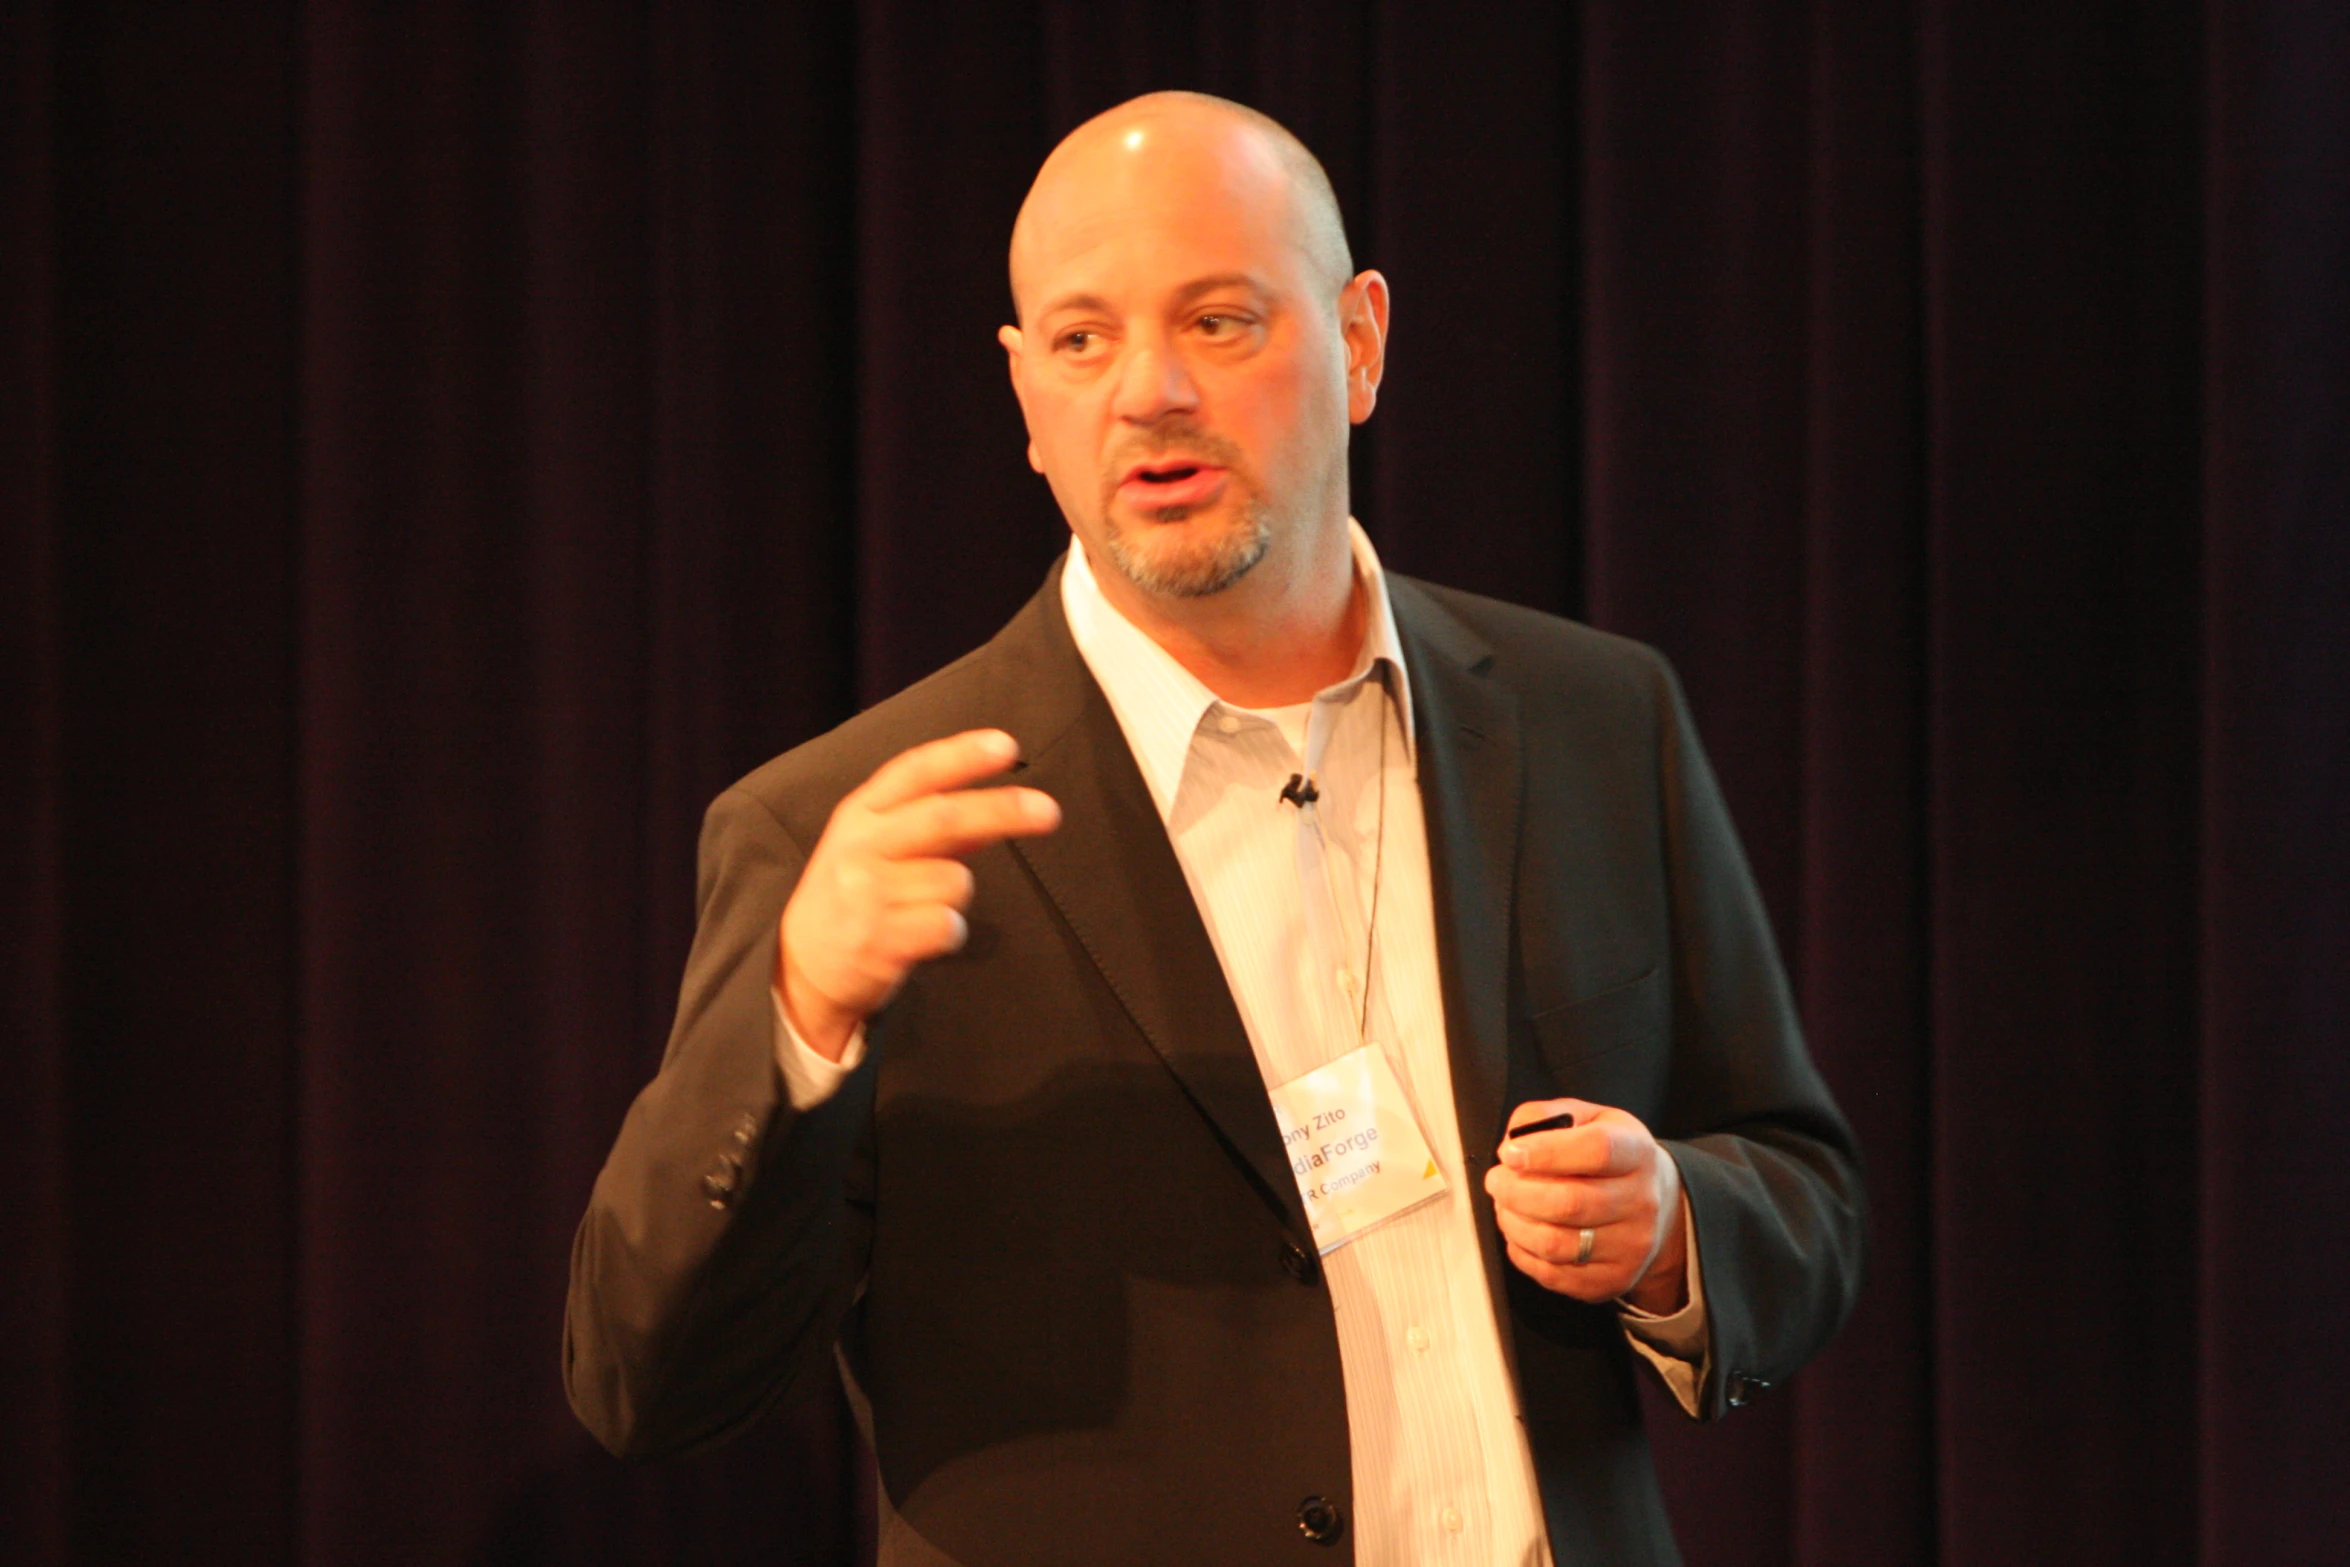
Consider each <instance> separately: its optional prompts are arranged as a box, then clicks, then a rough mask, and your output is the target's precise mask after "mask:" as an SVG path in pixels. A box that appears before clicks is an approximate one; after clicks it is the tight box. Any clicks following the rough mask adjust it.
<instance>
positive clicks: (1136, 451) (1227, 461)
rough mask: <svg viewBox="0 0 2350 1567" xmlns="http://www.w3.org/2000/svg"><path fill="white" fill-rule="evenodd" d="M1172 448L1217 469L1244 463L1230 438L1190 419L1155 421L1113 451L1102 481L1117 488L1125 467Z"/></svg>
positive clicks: (1164, 454)
mask: <svg viewBox="0 0 2350 1567" xmlns="http://www.w3.org/2000/svg"><path fill="white" fill-rule="evenodd" d="M1173 451H1180V452H1182V453H1184V454H1185V455H1186V456H1190V457H1197V458H1198V459H1200V461H1202V462H1204V463H1209V464H1212V465H1213V466H1215V467H1218V468H1235V469H1236V468H1239V467H1240V466H1241V461H1240V457H1241V452H1240V448H1239V447H1238V446H1236V445H1234V444H1233V443H1232V442H1231V441H1229V440H1227V439H1225V438H1224V437H1223V436H1221V435H1218V434H1216V433H1215V432H1214V431H1213V430H1203V429H1201V428H1200V427H1199V426H1198V425H1196V424H1193V423H1192V422H1191V421H1189V420H1187V419H1170V420H1166V421H1163V422H1161V423H1158V424H1154V425H1152V426H1151V427H1150V428H1148V429H1147V430H1139V431H1137V432H1136V433H1135V434H1134V435H1133V436H1132V437H1131V438H1129V439H1127V440H1124V441H1121V442H1120V443H1119V444H1118V449H1117V450H1116V451H1115V452H1113V453H1111V454H1110V461H1109V464H1108V466H1107V467H1106V468H1104V469H1103V473H1102V477H1103V481H1104V482H1105V483H1106V484H1107V485H1108V486H1109V487H1110V488H1111V489H1113V490H1114V489H1116V488H1117V487H1118V481H1119V480H1120V479H1122V478H1124V477H1125V474H1126V470H1127V469H1129V468H1131V467H1133V466H1134V465H1135V464H1136V463H1138V462H1140V461H1142V460H1143V459H1144V458H1146V457H1164V456H1166V455H1167V453H1169V452H1173Z"/></svg>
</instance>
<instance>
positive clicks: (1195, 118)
mask: <svg viewBox="0 0 2350 1567" xmlns="http://www.w3.org/2000/svg"><path fill="white" fill-rule="evenodd" d="M1301 229H1302V226H1301V224H1300V222H1299V214H1298V211H1297V192H1296V189H1295V181H1294V180H1293V178H1292V177H1291V173H1290V170H1289V169H1288V167H1287V166H1286V164H1285V162H1284V160H1283V159H1282V157H1281V155H1280V152H1279V150H1278V149H1277V148H1275V147H1274V146H1272V145H1271V144H1270V141H1269V139H1268V138H1267V137H1266V135H1265V134H1264V133H1263V132H1262V131H1260V130H1259V129H1258V128H1257V127H1255V126H1254V125H1251V124H1249V123H1248V122H1246V121H1244V120H1241V119H1239V118H1237V117H1236V116H1231V115H1220V114H1217V113H1215V112H1213V111H1189V112H1181V111H1179V112H1174V113H1144V114H1136V115H1132V116H1128V117H1125V118H1121V119H1108V118H1105V119H1104V120H1101V121H1095V122H1092V123H1089V124H1088V125H1086V126H1083V127H1080V128H1079V130H1078V131H1076V132H1074V133H1072V134H1071V136H1070V137H1069V138H1068V139H1067V140H1066V141H1064V142H1063V143H1062V144H1061V145H1060V146H1059V147H1057V148H1055V149H1054V150H1053V154H1052V156H1051V157H1049V158H1047V159H1046V160H1045V165H1044V168H1043V169H1042V170H1040V171H1039V172H1038V175H1037V178H1036V183H1035V185H1034V186H1033V187H1031V189H1030V191H1029V194H1028V199H1027V201H1026V202H1024V203H1023V204H1022V206H1021V209H1020V217H1019V220H1018V222H1017V223H1016V224H1015V225H1014V227H1013V232H1012V247H1011V272H1012V288H1013V293H1014V296H1015V303H1016V304H1020V305H1022V306H1023V307H1025V306H1028V305H1030V304H1033V303H1034V301H1033V300H1032V299H1031V298H1030V295H1031V294H1032V293H1033V291H1034V290H1036V289H1039V288H1053V283H1054V282H1055V281H1056V280H1058V281H1064V282H1065V281H1067V280H1066V279H1058V278H1057V275H1058V274H1062V273H1064V272H1067V271H1070V270H1071V269H1075V270H1077V271H1084V270H1088V268H1087V266H1086V263H1088V262H1089V261H1090V262H1093V263H1096V264H1097V268H1096V269H1098V268H1099V267H1106V266H1109V265H1111V264H1112V263H1113V262H1114V260H1115V259H1116V258H1118V256H1119V255H1120V253H1121V252H1122V251H1127V250H1130V249H1132V248H1133V247H1135V246H1136V245H1137V244H1138V243H1147V242H1148V241H1149V240H1150V239H1152V238H1153V237H1154V236H1161V237H1180V238H1185V239H1195V240H1204V239H1210V238H1216V239H1222V240H1224V241H1225V242H1227V244H1228V246H1229V248H1230V250H1231V251H1232V254H1231V257H1230V260H1229V263H1228V266H1229V269H1230V270H1242V271H1262V270H1263V267H1264V265H1265V264H1267V263H1275V262H1277V261H1278V259H1280V254H1281V252H1283V251H1286V250H1294V249H1301V248H1303V247H1304V246H1305V244H1306V237H1305V236H1304V234H1303V233H1302V231H1301ZM1063 292H1065V290H1064V289H1062V288H1053V293H1054V296H1055V297H1058V296H1059V295H1060V294H1061V293H1063Z"/></svg>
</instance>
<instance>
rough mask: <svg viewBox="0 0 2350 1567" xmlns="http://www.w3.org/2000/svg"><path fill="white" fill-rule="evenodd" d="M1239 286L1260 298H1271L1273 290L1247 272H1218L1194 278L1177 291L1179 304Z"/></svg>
mask: <svg viewBox="0 0 2350 1567" xmlns="http://www.w3.org/2000/svg"><path fill="white" fill-rule="evenodd" d="M1228 288H1239V289H1246V290H1247V291H1248V292H1250V293H1252V294H1255V295H1257V296H1259V297H1260V298H1271V297H1272V294H1273V291H1272V290H1271V289H1269V288H1267V287H1266V286H1265V285H1264V284H1263V283H1262V282H1260V281H1259V280H1258V279H1256V278H1255V277H1252V276H1251V275H1249V274H1248V273H1246V272H1218V273H1215V274H1214V275H1212V276H1209V277H1203V278H1194V279H1193V280H1192V281H1191V282H1189V283H1186V284H1184V285H1183V286H1182V287H1181V288H1179V289H1177V290H1176V291H1175V299H1176V302H1177V303H1178V304H1189V303H1190V302H1191V301H1193V300H1195V299H1197V298H1199V297H1200V296H1201V295H1202V294H1214V293H1220V292H1221V291H1223V290H1224V289H1228Z"/></svg>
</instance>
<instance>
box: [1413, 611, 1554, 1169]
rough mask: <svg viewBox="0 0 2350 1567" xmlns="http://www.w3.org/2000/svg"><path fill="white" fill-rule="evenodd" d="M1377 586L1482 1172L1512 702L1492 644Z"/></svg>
mask: <svg viewBox="0 0 2350 1567" xmlns="http://www.w3.org/2000/svg"><path fill="white" fill-rule="evenodd" d="M1387 585H1388V596H1389V599H1390V600H1391V602H1392V603H1393V604H1394V606H1395V622H1396V632H1397V635H1398V636H1399V637H1400V638H1401V639H1402V641H1403V645H1404V657H1405V659H1406V660H1407V661H1408V662H1409V664H1410V666H1411V677H1412V706H1413V709H1414V711H1413V715H1412V716H1413V724H1414V727H1415V732H1416V733H1417V735H1418V737H1419V747H1418V752H1419V773H1420V809H1421V811H1422V813H1423V815H1424V816H1425V817H1426V820H1427V824H1428V875H1429V880H1430V882H1431V884H1432V885H1431V887H1430V891H1431V892H1432V893H1433V894H1434V900H1435V907H1436V953H1437V963H1438V967H1439V968H1440V970H1441V972H1442V974H1443V982H1444V1022H1445V1034H1446V1043H1447V1046H1448V1048H1449V1050H1450V1054H1451V1057H1452V1084H1453V1104H1454V1107H1455V1112H1456V1114H1457V1115H1458V1117H1459V1120H1460V1130H1461V1147H1462V1151H1463V1152H1464V1153H1465V1154H1466V1155H1467V1156H1468V1157H1469V1160H1470V1168H1471V1169H1472V1170H1473V1171H1482V1170H1483V1168H1484V1167H1485V1165H1486V1164H1489V1163H1490V1162H1491V1160H1490V1159H1489V1158H1488V1157H1486V1155H1487V1154H1488V1151H1489V1150H1491V1149H1492V1148H1493V1147H1494V1146H1496V1145H1497V1144H1498V1143H1499V1142H1500V1140H1501V1128H1502V1120H1503V1117H1504V1115H1505V1113H1506V1110H1507V1106H1506V1104H1505V1102H1504V1100H1505V1096H1506V1094H1507V1091H1508V1073H1509V977H1510V976H1509V933H1510V907H1511V900H1512V898H1513V896H1514V895H1515V891H1516V886H1515V876H1516V868H1517V859H1518V825H1519V810H1520V789H1521V770H1522V769H1521V764H1520V759H1519V749H1518V703H1517V697H1516V695H1515V694H1514V693H1513V692H1511V691H1510V690H1508V689H1507V688H1505V687H1503V686H1501V685H1500V684H1499V683H1498V682H1496V681H1494V680H1492V679H1490V678H1488V674H1487V671H1488V669H1489V668H1490V666H1491V665H1492V662H1493V651H1492V649H1491V648H1489V647H1487V646H1486V645H1485V644H1484V643H1483V642H1481V641H1479V640H1478V639H1477V638H1476V637H1475V636H1474V635H1472V634H1471V633H1470V632H1469V630H1468V629H1467V628H1466V627H1465V626H1463V625H1462V624H1461V623H1460V622H1459V621H1458V620H1456V619H1455V618H1454V617H1453V616H1452V615H1450V614H1448V613H1447V612H1446V611H1445V610H1444V608H1443V607H1442V606H1441V605H1440V604H1438V603H1437V602H1436V600H1435V599H1434V598H1433V597H1431V596H1430V595H1429V593H1428V592H1427V590H1426V589H1424V588H1423V587H1421V585H1420V584H1418V583H1416V582H1413V581H1411V580H1410V579H1409V578H1405V577H1399V576H1396V575H1394V574H1392V573H1391V574H1390V575H1389V576H1388V579H1387ZM1479 1195H1480V1200H1482V1193H1481V1192H1480V1194H1479Z"/></svg>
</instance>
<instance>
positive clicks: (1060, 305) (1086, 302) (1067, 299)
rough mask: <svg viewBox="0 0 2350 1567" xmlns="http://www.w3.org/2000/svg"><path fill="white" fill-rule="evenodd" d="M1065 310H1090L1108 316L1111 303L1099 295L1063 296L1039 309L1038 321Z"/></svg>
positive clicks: (1037, 312)
mask: <svg viewBox="0 0 2350 1567" xmlns="http://www.w3.org/2000/svg"><path fill="white" fill-rule="evenodd" d="M1063 310H1090V311H1092V312H1094V313H1095V314H1096V315H1107V314H1109V310H1110V302H1109V301H1108V300H1106V299H1104V298H1102V296H1101V295H1099V294H1063V295H1062V296H1061V297H1060V298H1058V299H1055V300H1053V301H1051V302H1050V303H1047V304H1043V305H1040V306H1038V307H1037V311H1036V314H1037V319H1039V320H1042V319H1043V318H1044V317H1046V316H1049V315H1055V314H1058V313H1059V312H1061V311H1063Z"/></svg>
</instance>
